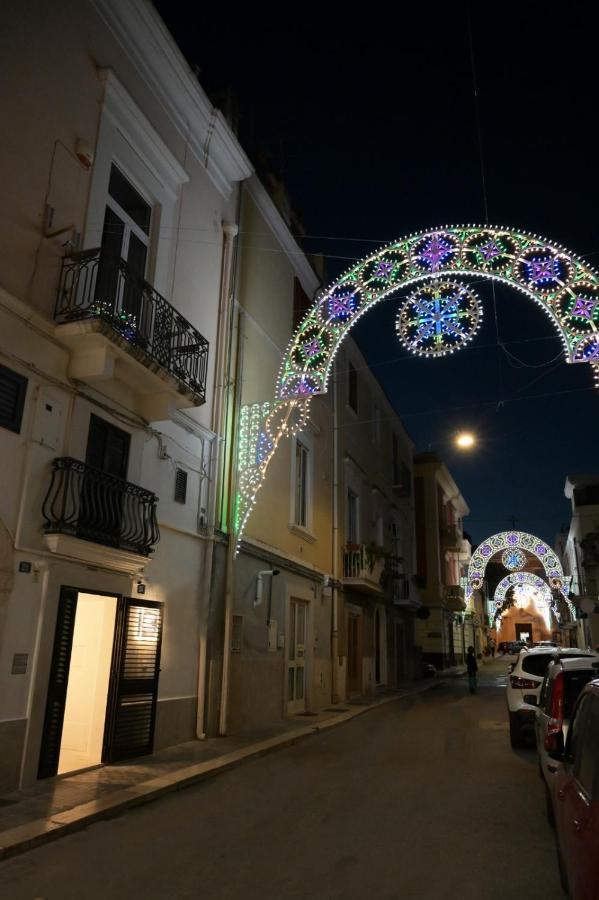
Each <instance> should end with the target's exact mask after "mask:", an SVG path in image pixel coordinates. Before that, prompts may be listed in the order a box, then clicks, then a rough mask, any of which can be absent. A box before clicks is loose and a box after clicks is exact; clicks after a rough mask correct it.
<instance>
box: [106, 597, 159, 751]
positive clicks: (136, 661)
mask: <svg viewBox="0 0 599 900" xmlns="http://www.w3.org/2000/svg"><path fill="white" fill-rule="evenodd" d="M161 642H162V604H161V603H155V602H153V601H151V600H134V599H132V598H131V597H123V598H121V600H120V601H119V605H118V608H117V625H116V635H115V642H114V651H113V657H112V669H111V676H110V687H109V692H108V710H107V713H106V728H105V730H104V749H103V755H102V759H103V761H104V762H115V761H117V760H119V759H127V758H130V757H132V756H143V755H144V754H146V753H151V752H152V749H153V746H154V727H155V723H156V699H157V695H158V676H159V672H160V647H161Z"/></svg>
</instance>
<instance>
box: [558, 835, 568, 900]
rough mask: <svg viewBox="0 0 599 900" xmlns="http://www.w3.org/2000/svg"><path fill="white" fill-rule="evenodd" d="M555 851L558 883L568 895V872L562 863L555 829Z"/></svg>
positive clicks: (562, 859)
mask: <svg viewBox="0 0 599 900" xmlns="http://www.w3.org/2000/svg"><path fill="white" fill-rule="evenodd" d="M555 851H556V853H557V867H558V869H559V883H560V884H561V886H562V890H563V892H564V894H565V895H566V896H567V897H569V896H570V885H569V884H568V873H567V872H566V866H565V865H564V858H563V856H562V851H561V848H560V845H559V838H558V836H557V830H556V832H555Z"/></svg>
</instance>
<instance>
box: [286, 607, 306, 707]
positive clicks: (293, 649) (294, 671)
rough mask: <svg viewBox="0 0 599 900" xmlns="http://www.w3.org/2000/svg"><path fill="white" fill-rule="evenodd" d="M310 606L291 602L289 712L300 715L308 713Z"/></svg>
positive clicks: (288, 673) (288, 676) (288, 666)
mask: <svg viewBox="0 0 599 900" xmlns="http://www.w3.org/2000/svg"><path fill="white" fill-rule="evenodd" d="M307 617H308V604H307V603H305V602H304V601H303V600H294V599H291V600H290V601H289V640H288V642H287V645H288V647H289V654H288V660H287V712H288V714H289V715H298V714H300V713H303V712H305V711H306V626H307Z"/></svg>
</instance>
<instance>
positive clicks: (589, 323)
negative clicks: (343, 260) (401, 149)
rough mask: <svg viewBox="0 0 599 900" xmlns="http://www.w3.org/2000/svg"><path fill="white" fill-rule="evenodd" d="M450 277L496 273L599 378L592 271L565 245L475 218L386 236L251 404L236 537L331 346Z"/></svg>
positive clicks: (321, 376)
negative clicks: (380, 312) (396, 298)
mask: <svg viewBox="0 0 599 900" xmlns="http://www.w3.org/2000/svg"><path fill="white" fill-rule="evenodd" d="M456 275H462V276H466V277H474V276H476V277H482V278H488V279H491V280H494V281H499V282H501V283H503V284H506V285H508V286H510V287H513V288H514V289H516V290H517V291H519V292H521V293H523V294H525V295H526V296H527V297H530V298H531V299H532V300H534V301H535V303H537V304H538V305H539V306H540V307H541V308H542V309H543V310H544V312H545V313H546V314H547V315H548V316H549V318H550V319H551V321H552V322H553V324H554V326H555V328H556V330H557V333H558V334H559V336H560V338H561V341H562V344H563V347H564V351H565V355H566V361H567V362H569V363H582V362H584V363H588V364H590V365H591V367H592V369H593V372H594V376H595V384H596V385H598V384H599V275H598V274H597V273H596V272H595V271H594V270H593V269H592V268H591V267H590V266H588V265H587V264H586V263H585V262H584V261H583V260H582V259H580V258H579V257H577V256H576V255H575V254H573V253H571V252H570V251H569V250H567V249H566V248H565V247H562V246H560V245H559V244H556V243H554V242H552V241H549V240H547V239H546V238H543V237H540V236H539V235H533V234H528V233H527V232H522V231H516V230H514V229H511V228H506V227H490V226H474V225H462V226H445V227H443V228H437V229H433V230H429V231H424V232H419V233H415V234H411V235H409V236H407V237H404V238H400V239H399V240H397V241H393V242H391V243H390V244H387V245H386V246H385V247H382V248H381V249H379V250H377V251H376V252H374V253H372V254H371V255H370V256H368V257H367V258H365V259H363V260H361V261H360V262H358V263H356V264H355V265H354V266H352V267H351V268H350V269H348V270H347V272H345V273H344V274H343V275H342V276H341V277H340V278H339V279H338V280H337V281H336V282H335V283H334V284H332V285H331V286H329V287H328V288H327V289H326V290H325V291H323V292H321V293H320V294H319V296H318V298H317V299H316V301H315V302H314V304H313V306H312V307H311V308H310V310H309V311H308V312H307V314H306V315H305V317H304V318H303V320H302V321H301V323H300V325H299V327H298V328H297V330H296V331H295V333H294V335H293V337H292V339H291V341H290V343H289V345H288V347H287V350H286V352H285V354H284V356H283V359H282V363H281V368H280V371H279V375H278V378H277V384H276V389H275V398H274V402H273V403H268V404H260V406H261V412H260V416H261V418H260V421H259V422H258V424H257V427H256V429H255V433H256V435H257V441H258V443H259V447H260V449H259V450H258V451H257V452H254V450H253V445H252V446H250V444H249V443H248V441H244V442H241V444H242V445H240V453H241V454H242V455H243V456H244V459H245V463H246V464H245V465H240V466H239V467H238V478H239V480H238V495H237V504H236V517H235V527H236V531H237V537H238V540H239V538H240V537H241V534H242V532H243V529H244V527H245V524H246V522H247V519H248V517H249V514H250V512H251V508H252V506H253V504H254V502H255V499H256V494H257V492H258V490H259V488H260V485H261V484H262V482H263V480H264V476H265V473H266V469H267V467H268V464H269V462H270V460H271V459H272V456H273V454H274V453H275V451H276V447H277V444H278V442H279V440H280V439H281V437H283V435H285V434H290V433H293V431H294V430H296V429H297V428H299V427H301V424H300V423H301V421H302V420H305V417H306V415H307V411H308V406H309V401H310V398H311V397H312V396H314V395H315V394H322V393H325V392H326V390H327V384H328V380H329V377H330V375H331V369H332V363H333V359H334V357H335V354H336V353H337V351H338V349H339V347H340V345H341V342H342V341H343V339H344V338H345V337H346V335H347V334H348V332H349V331H350V329H351V328H352V327H353V325H354V324H355V323H356V322H357V320H358V319H359V318H360V317H361V316H362V315H364V313H366V312H367V311H368V310H369V309H372V307H373V306H375V305H376V304H377V303H379V302H380V301H382V300H386V299H388V298H389V297H392V296H393V295H395V294H397V293H398V292H401V291H403V290H404V289H405V288H407V287H409V286H410V285H415V284H418V283H421V282H427V281H428V282H433V283H434V284H436V285H441V280H444V282H445V283H446V284H447V283H448V282H447V279H448V278H449V279H451V280H452V281H451V283H452V284H453V285H456V286H457V288H459V283H456V282H455V276H456ZM406 300H407V298H406V297H404V303H405V302H406ZM447 349H448V350H449V352H453V349H455V348H453V347H448V348H447ZM416 352H419V351H418V350H416ZM264 407H267V409H264ZM250 417H251V415H250ZM246 418H247V416H246ZM257 446H258V444H256V447H257Z"/></svg>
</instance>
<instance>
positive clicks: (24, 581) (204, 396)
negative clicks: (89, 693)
mask: <svg viewBox="0 0 599 900" xmlns="http://www.w3.org/2000/svg"><path fill="white" fill-rule="evenodd" d="M3 27H4V30H5V34H9V35H10V37H11V40H10V41H8V42H7V47H6V48H5V56H4V72H5V76H4V77H3V79H2V85H1V87H0V91H1V92H2V95H3V96H2V103H3V110H4V112H5V116H6V117H7V120H8V121H10V123H11V127H10V129H7V130H6V134H5V139H3V141H2V146H1V148H0V171H1V173H2V182H3V184H4V185H5V190H4V192H3V217H2V222H1V223H0V231H1V234H0V255H1V258H2V264H1V266H0V320H1V321H0V365H1V366H2V368H1V369H0V376H2V385H3V398H4V397H6V398H7V399H6V403H5V406H4V407H3V426H4V427H2V428H0V445H1V448H2V460H3V465H2V470H1V473H0V552H1V554H2V557H1V560H0V610H1V612H2V615H1V616H0V642H1V668H0V743H1V744H2V748H3V752H2V754H1V755H0V787H1V788H2V789H3V790H7V789H11V788H14V787H17V786H18V785H26V784H29V783H31V782H33V781H35V779H36V778H37V777H38V774H40V773H43V774H54V772H55V771H56V769H57V767H58V768H59V770H60V771H65V765H66V766H67V770H68V768H73V767H76V768H78V767H82V766H85V765H92V764H95V763H98V762H100V760H101V759H108V758H115V756H118V755H119V754H120V755H121V756H122V755H123V754H125V755H127V754H128V753H130V752H132V750H135V749H137V750H139V749H140V747H142V744H143V741H141V742H140V741H139V740H138V741H137V744H136V743H135V741H136V740H137V738H136V736H135V730H136V728H138V729H140V730H141V731H140V733H141V732H143V736H144V740H145V744H144V746H145V747H146V748H147V747H148V746H155V747H156V748H159V747H163V746H167V745H169V744H174V743H177V742H179V741H183V740H188V739H190V738H192V737H194V736H195V735H196V734H197V733H198V731H199V730H201V728H202V727H203V724H202V719H201V716H200V725H199V726H198V725H197V721H198V712H200V713H203V711H202V710H200V711H198V701H197V697H198V679H200V681H201V680H202V678H203V677H204V675H203V673H204V672H205V669H206V648H207V641H206V633H207V627H208V616H209V609H208V604H207V597H208V596H209V585H210V578H211V560H212V541H211V538H210V527H209V525H210V521H211V517H212V515H213V513H214V503H215V496H214V490H213V487H214V484H215V479H214V477H213V474H214V469H215V461H216V458H217V452H218V441H217V439H216V433H217V432H218V430H219V421H218V410H217V409H216V407H215V398H216V397H217V396H218V393H219V391H218V385H219V384H220V383H222V373H220V374H219V371H218V362H219V354H218V347H219V341H220V340H222V335H221V334H219V310H220V306H221V304H220V298H221V294H222V292H223V289H224V288H223V272H224V271H225V270H226V258H227V252H228V250H227V246H228V243H227V242H228V240H229V236H228V233H227V223H233V222H234V221H235V216H236V208H237V199H238V183H239V182H240V181H242V180H243V179H245V178H247V177H248V176H249V175H250V174H251V171H252V170H251V166H250V164H249V162H248V160H247V158H246V157H245V155H244V153H243V151H242V150H241V148H240V147H239V145H238V144H237V142H236V140H235V137H234V135H233V133H232V132H231V130H230V128H229V127H228V125H227V124H226V122H225V121H224V119H223V117H222V116H221V115H220V113H218V111H217V110H215V109H214V108H213V106H212V104H211V103H210V102H209V100H208V98H207V96H206V95H205V93H204V92H203V90H202V89H201V87H200V86H199V84H198V83H197V79H196V77H195V75H194V74H193V73H192V72H191V70H190V69H189V67H188V66H187V64H186V63H185V61H184V59H183V57H182V56H181V54H180V53H179V51H178V49H177V48H176V46H175V44H174V42H173V40H172V39H171V37H170V35H169V34H168V32H167V31H166V30H165V28H164V26H163V24H162V22H161V20H160V18H159V17H158V15H157V14H156V12H155V10H154V9H153V7H152V6H151V4H150V3H147V2H144V0H132V2H128V3H126V4H121V3H118V2H113V0H98V2H96V3H92V2H83V3H74V2H70V0H67V2H66V3H63V4H61V5H60V7H56V8H52V9H50V8H49V7H48V6H47V4H44V3H41V2H36V0H33V2H31V3H27V4H21V5H20V6H19V5H12V6H11V7H10V9H7V11H6V14H5V17H4V23H3ZM49 47H54V48H57V47H60V53H53V54H48V52H47V51H48V48H49ZM223 225H224V226H225V227H223ZM117 244H118V247H117V248H116V250H115V247H116V245H117ZM98 248H101V250H102V252H101V253H100V252H99V250H98ZM94 305H96V306H97V308H96V307H95V306H94ZM206 342H207V343H206ZM206 351H207V352H206ZM215 386H216V388H215ZM65 460H66V462H65ZM57 461H59V462H57ZM60 461H62V462H60ZM53 477H54V480H53ZM155 498H157V499H155ZM156 525H157V526H158V528H159V531H160V540H159V541H158V542H157V541H156V538H157V534H156V533H155V532H156ZM127 597H129V598H131V600H130V601H129V604H128V605H126V601H125V600H124V598H127ZM94 598H95V599H94ZM115 598H116V600H115ZM117 602H118V603H119V604H121V606H120V607H119V609H118V610H116V612H115V603H117ZM123 604H125V605H123ZM136 604H137V605H136ZM77 609H78V610H79V612H76V610H77ZM94 609H96V610H99V613H98V615H99V618H98V619H97V621H96V626H97V627H98V628H100V627H102V628H104V627H106V628H108V629H109V630H110V629H112V631H114V629H115V628H117V630H118V628H120V629H121V631H120V632H119V633H120V634H121V639H122V641H123V642H124V643H123V647H126V651H123V652H125V657H122V658H119V659H120V662H121V663H122V671H121V675H122V677H121V676H119V678H120V680H119V681H118V684H117V683H115V684H113V683H112V682H111V683H110V685H108V684H107V682H106V677H107V676H106V659H105V658H103V659H100V658H98V659H96V661H95V662H94V664H93V665H94V666H95V668H94V669H93V671H92V670H90V671H89V672H87V673H86V674H85V675H84V674H82V660H85V656H86V654H85V652H84V648H85V646H86V641H87V638H86V633H87V632H86V631H85V628H84V624H83V620H84V618H85V617H86V616H87V621H88V626H89V622H90V621H91V618H90V617H92V618H93V616H94V615H95V613H94V612H93V610H94ZM84 611H85V615H84ZM69 616H70V617H71V624H70V642H69ZM115 616H116V618H115ZM111 617H112V619H111ZM161 618H162V630H161V629H160V619H161ZM73 619H74V625H73ZM111 622H112V624H111ZM119 622H120V625H119V624H118V623H119ZM61 623H62V624H61ZM102 623H104V625H103V624H102ZM106 623H108V624H106ZM115 623H116V624H115ZM58 626H60V628H63V629H64V634H63V635H62V636H63V638H64V641H63V644H62V645H60V646H59V643H57V640H55V637H57V636H58V630H57V629H58ZM79 626H81V628H79ZM86 627H87V626H86ZM73 629H74V631H73ZM81 629H83V630H81ZM88 630H89V629H88ZM160 640H161V647H160ZM108 643H109V644H110V641H108ZM115 646H116V644H115ZM160 649H161V655H160V657H159V658H158V656H157V654H158V653H159V651H160ZM115 652H116V651H115ZM61 654H63V656H62V657H61ZM61 660H62V661H61ZM69 660H72V665H71V667H70V671H69ZM115 660H116V657H115ZM113 662H114V660H113ZM65 665H66V670H65V668H64V666H65ZM90 665H91V663H90ZM61 666H62V668H61ZM158 668H160V675H159V676H158ZM65 671H66V675H65ZM133 674H136V675H137V676H139V682H140V683H142V682H143V684H144V685H145V687H146V689H147V694H146V695H144V697H143V698H142V697H141V695H140V694H139V692H138V693H135V691H134V690H133V686H132V682H131V678H132V676H133ZM85 678H87V679H88V682H89V683H90V684H91V683H92V682H93V683H94V684H96V685H97V690H96V689H94V690H96V692H95V693H94V703H93V704H91V705H93V706H94V710H95V713H94V717H95V718H93V721H92V718H90V719H89V721H86V722H83V719H81V718H80V722H79V724H80V727H79V728H77V727H75V728H72V727H70V725H69V715H68V710H69V709H70V707H71V705H72V704H75V703H76V702H77V693H79V694H81V693H82V691H83V686H84V685H85V684H87V683H88V682H86V681H85V680H84V679H85ZM61 679H62V680H61ZM90 679H91V681H90ZM94 679H95V681H94ZM61 692H62V693H61ZM65 692H66V696H65ZM128 692H129V693H128ZM107 695H108V696H107ZM156 699H157V703H155V701H156ZM65 704H66V707H65ZM144 704H145V706H144ZM154 704H155V705H154ZM61 705H62V711H63V714H64V715H63V716H62V717H61V714H60V708H61ZM65 709H66V712H65ZM56 710H58V713H57V712H56ZM98 710H99V711H100V712H99V713H98ZM138 713H139V715H138V717H137V719H136V718H135V716H136V715H137V714H138ZM98 715H99V716H100V718H102V717H103V716H104V715H106V721H107V722H108V720H109V719H110V721H111V726H110V728H109V729H107V734H108V732H109V731H110V735H109V739H105V742H104V746H102V741H100V743H99V744H98V738H97V733H98V727H99V726H98V721H97V720H98ZM53 717H54V718H53ZM71 724H72V723H71ZM61 734H62V737H61ZM137 737H139V734H138V735H137ZM61 741H62V744H65V742H67V743H69V746H70V747H71V749H72V750H73V754H74V755H73V757H72V761H71V762H70V763H69V762H68V761H67V762H65V758H63V757H64V753H63V751H65V750H66V747H65V746H61ZM52 742H53V746H50V744H52ZM59 754H60V756H61V759H62V761H60V760H59V759H58V755H59ZM42 758H43V760H44V764H43V765H42Z"/></svg>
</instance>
